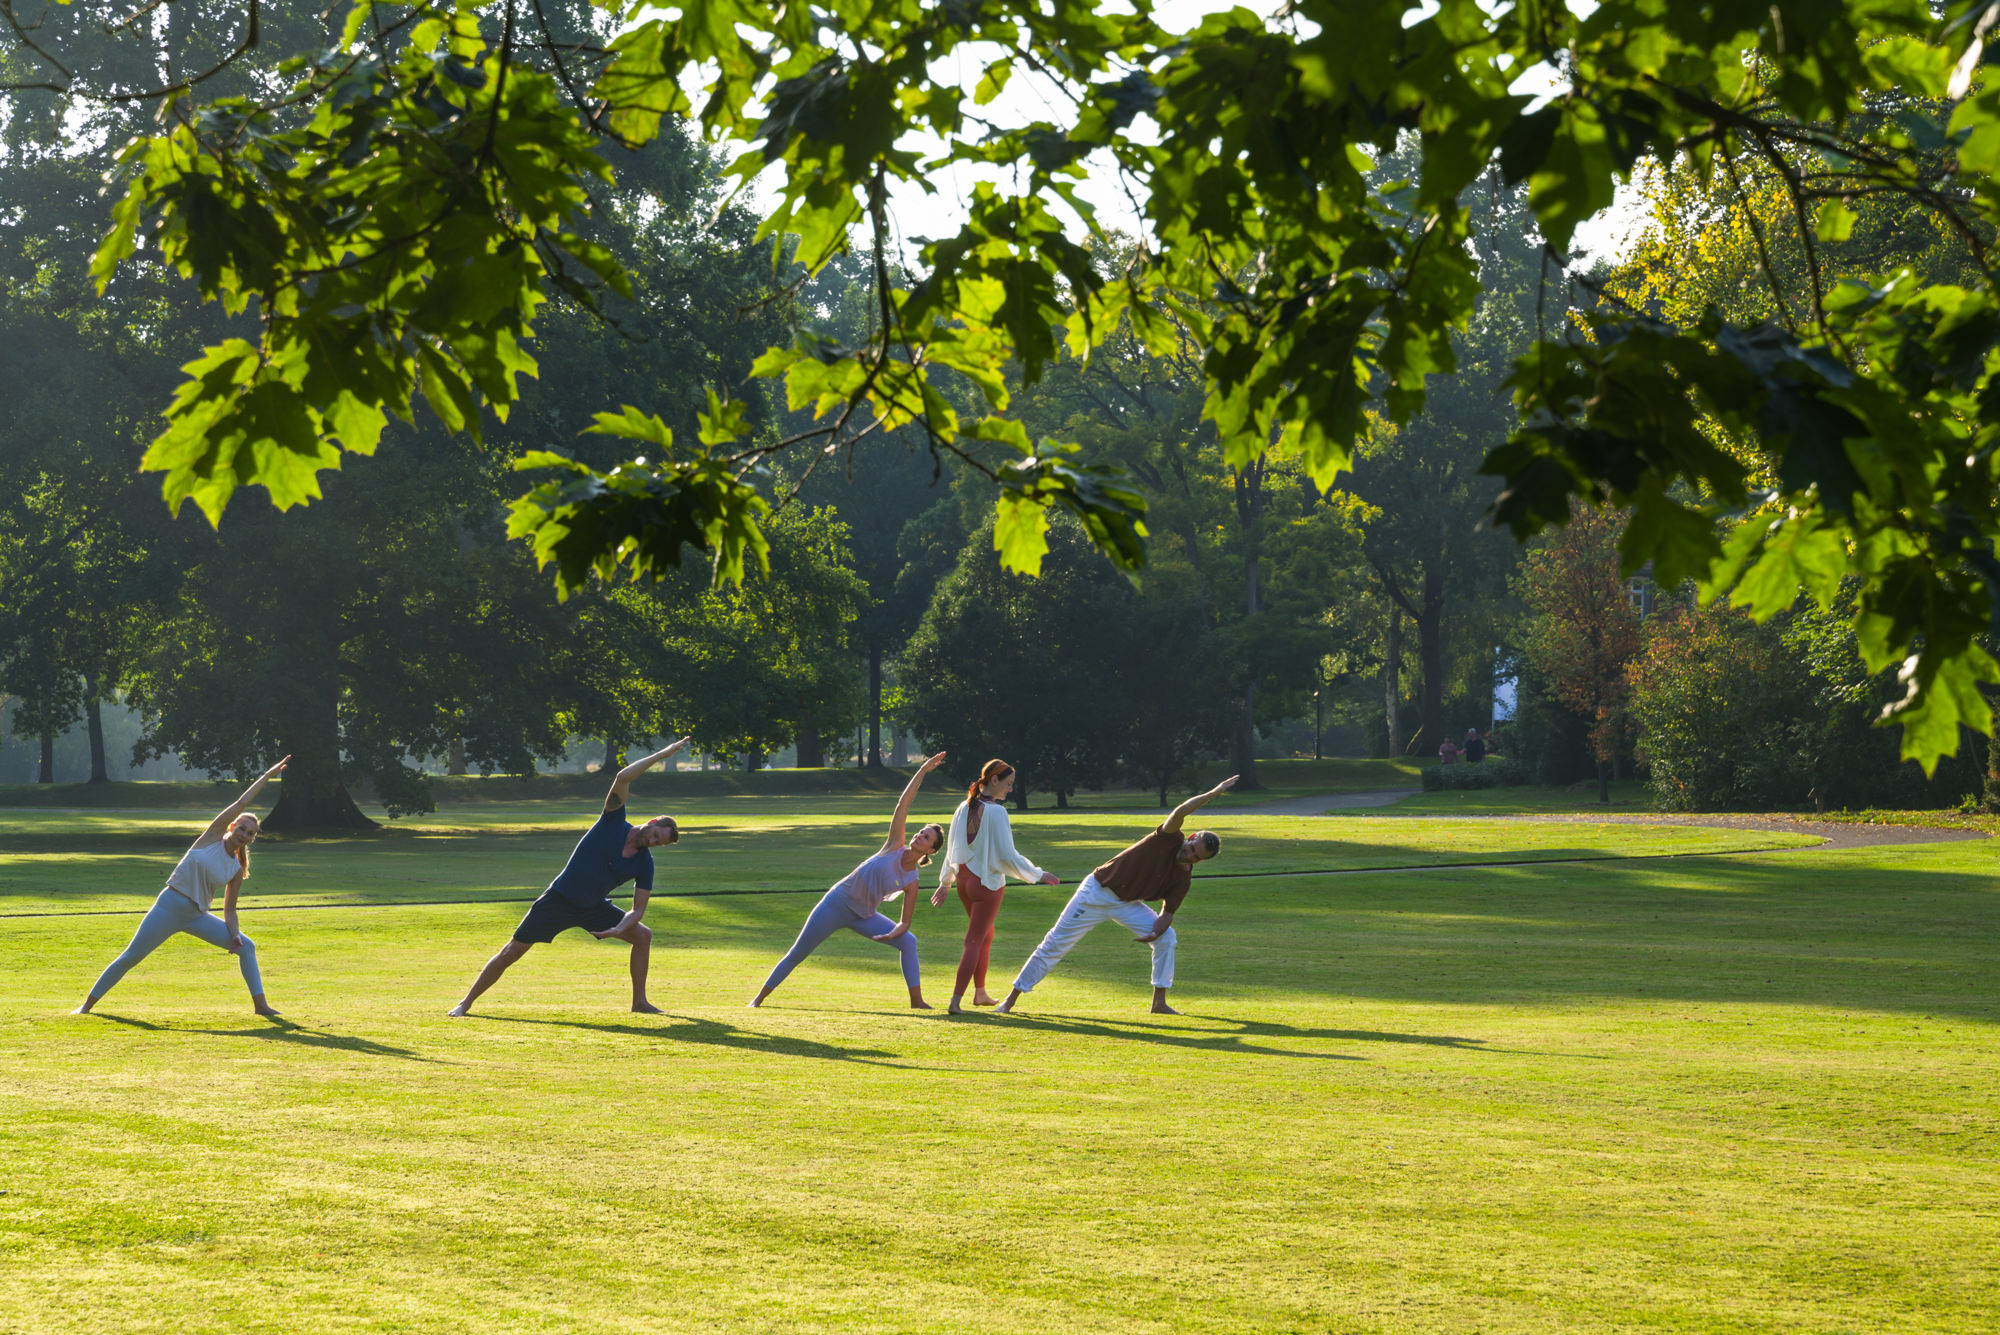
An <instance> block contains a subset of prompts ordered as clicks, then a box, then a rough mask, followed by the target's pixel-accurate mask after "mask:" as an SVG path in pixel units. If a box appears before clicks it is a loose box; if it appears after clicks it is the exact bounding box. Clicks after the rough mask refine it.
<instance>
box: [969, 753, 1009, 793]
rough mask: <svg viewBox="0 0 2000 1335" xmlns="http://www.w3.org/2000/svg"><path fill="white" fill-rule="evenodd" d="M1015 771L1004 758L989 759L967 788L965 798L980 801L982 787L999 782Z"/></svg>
mask: <svg viewBox="0 0 2000 1335" xmlns="http://www.w3.org/2000/svg"><path fill="white" fill-rule="evenodd" d="M1013 772H1014V767H1013V766H1012V765H1010V764H1008V763H1007V762H1006V761H1004V760H989V761H987V762H986V767H985V768H984V769H982V770H980V771H979V777H978V778H976V779H974V780H973V781H972V786H971V787H970V788H967V789H966V790H965V800H966V801H968V802H975V803H976V802H978V801H979V790H980V789H981V788H982V787H984V786H985V785H987V784H989V783H998V782H1000V780H1002V779H1004V778H1006V777H1007V776H1008V775H1009V774H1012V773H1013Z"/></svg>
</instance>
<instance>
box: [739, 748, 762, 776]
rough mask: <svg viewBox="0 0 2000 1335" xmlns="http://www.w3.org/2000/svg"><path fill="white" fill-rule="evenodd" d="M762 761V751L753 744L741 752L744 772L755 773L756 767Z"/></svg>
mask: <svg viewBox="0 0 2000 1335" xmlns="http://www.w3.org/2000/svg"><path fill="white" fill-rule="evenodd" d="M763 763H764V753H763V752H762V751H759V750H758V749H757V748H756V747H754V746H753V747H751V748H750V749H749V750H748V751H745V752H744V753H743V772H744V773H745V774H755V773H756V772H757V767H758V766H759V765H761V764H763Z"/></svg>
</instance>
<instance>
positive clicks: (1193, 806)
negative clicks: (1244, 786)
mask: <svg viewBox="0 0 2000 1335" xmlns="http://www.w3.org/2000/svg"><path fill="white" fill-rule="evenodd" d="M1239 777H1241V776H1239V775H1235V774H1232V775H1230V776H1229V777H1228V778H1226V779H1224V780H1223V781H1222V782H1221V783H1218V784H1216V785H1215V787H1213V788H1211V789H1209V790H1208V791H1207V792H1205V793H1196V794H1195V795H1194V796H1193V797H1190V798H1189V799H1188V800H1187V801H1185V802H1183V803H1181V804H1180V805H1179V806H1177V807H1175V808H1174V810H1173V814H1172V815H1170V816H1168V817H1167V818H1166V819H1165V820H1163V821H1161V822H1160V828H1161V829H1163V830H1178V829H1180V827H1181V822H1182V821H1184V820H1186V819H1187V818H1188V817H1189V816H1191V815H1193V814H1194V813H1195V812H1197V811H1200V810H1201V809H1202V808H1203V807H1205V806H1207V805H1208V804H1209V803H1210V802H1213V801H1214V800H1215V799H1216V798H1218V797H1221V796H1222V795H1223V794H1224V793H1226V792H1228V791H1229V790H1230V789H1231V788H1234V787H1235V786H1236V780H1237V779H1238V778H1239Z"/></svg>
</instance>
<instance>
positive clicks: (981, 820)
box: [931, 760, 1062, 1015]
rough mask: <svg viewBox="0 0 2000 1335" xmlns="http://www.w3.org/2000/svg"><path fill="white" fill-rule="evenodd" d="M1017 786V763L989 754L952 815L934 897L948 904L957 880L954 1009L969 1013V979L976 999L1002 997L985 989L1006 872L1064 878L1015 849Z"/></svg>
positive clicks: (1050, 880) (1043, 879)
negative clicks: (1011, 811)
mask: <svg viewBox="0 0 2000 1335" xmlns="http://www.w3.org/2000/svg"><path fill="white" fill-rule="evenodd" d="M1013 791H1014V767H1013V766H1012V765H1010V764H1008V763H1007V762H1006V761H1004V760H989V761H987V762H986V768H984V769H982V770H980V771H979V777H978V778H977V779H975V780H974V781H973V783H972V786H971V787H970V788H967V789H966V790H965V801H963V802H961V803H959V806H958V810H957V811H956V812H954V813H953V815H952V818H951V838H950V839H949V840H948V841H947V842H946V844H945V849H946V852H945V855H944V867H943V869H942V870H941V871H940V872H939V874H938V884H937V890H936V892H935V893H933V894H932V895H931V903H932V904H933V905H941V904H943V903H944V892H945V887H946V886H949V885H956V887H957V889H958V900H959V902H960V903H961V904H963V905H965V916H966V918H967V919H968V922H967V926H966V929H965V950H964V952H963V953H962V954H960V955H959V957H958V978H957V980H956V981H955V982H954V983H953V984H952V989H951V1006H950V1011H951V1013H952V1014H953V1015H962V1014H964V1011H965V1008H964V1006H962V1005H961V1004H960V1002H962V1001H963V1000H964V998H965V987H966V984H967V983H970V984H972V986H973V988H974V991H973V994H972V1004H973V1005H975V1006H992V1005H997V1004H998V1003H999V1000H1000V999H999V998H998V997H995V996H992V995H990V994H988V992H987V991H986V960H987V957H988V956H989V955H990V954H991V953H992V951H993V923H994V921H995V919H997V918H998V917H999V916H1000V901H1001V900H1002V899H1004V898H1006V895H1007V878H1008V877H1009V876H1011V877H1013V878H1014V879H1015V880H1017V881H1036V882H1039V883H1040V884H1042V885H1061V884H1062V882H1061V881H1060V880H1058V879H1057V878H1056V877H1055V876H1053V875H1051V874H1050V873H1048V872H1045V871H1043V870H1042V869H1041V868H1040V867H1037V866H1036V865H1035V864H1034V863H1032V862H1030V861H1028V860H1027V859H1026V858H1024V857H1022V856H1021V855H1020V853H1018V852H1016V851H1015V849H1014V827H1013V825H1012V824H1011V823H1010V822H1009V821H1008V819H1007V794H1009V793H1011V792H1013Z"/></svg>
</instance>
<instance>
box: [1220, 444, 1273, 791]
mask: <svg viewBox="0 0 2000 1335" xmlns="http://www.w3.org/2000/svg"><path fill="white" fill-rule="evenodd" d="M1264 469H1265V464H1264V462H1263V461H1262V460H1258V461H1256V462H1254V463H1250V464H1246V465H1244V467H1243V468H1242V469H1240V470H1239V471H1238V472H1237V474H1236V479H1235V491H1236V520H1237V523H1238V525H1239V526H1240V527H1241V528H1242V532H1243V618H1244V620H1245V621H1248V620H1249V619H1250V618H1252V617H1254V616H1256V615H1257V613H1258V612H1260V611H1262V610H1263V606H1264V602H1263V590H1262V589H1261V587H1260V586H1259V580H1258V570H1257V558H1258V557H1259V556H1261V555H1262V554H1263V545H1264V544H1263V537H1264V522H1263V521H1264ZM1244 666H1245V667H1246V669H1247V670H1248V677H1249V680H1248V682H1247V683H1246V684H1245V686H1244V688H1243V719H1242V721H1241V722H1240V723H1239V724H1238V725H1237V729H1236V737H1235V739H1234V740H1233V741H1231V742H1230V744H1229V767H1230V768H1231V769H1232V770H1234V771H1235V772H1236V774H1237V782H1236V787H1237V788H1238V790H1240V791H1245V792H1247V791H1250V790H1253V789H1260V788H1262V787H1263V786H1264V785H1263V784H1262V783H1260V782H1259V781H1258V779H1257V669H1256V665H1255V664H1245V665H1244Z"/></svg>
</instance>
